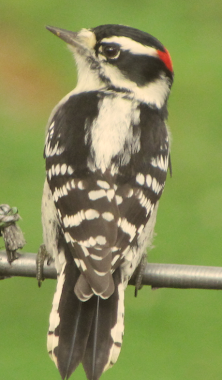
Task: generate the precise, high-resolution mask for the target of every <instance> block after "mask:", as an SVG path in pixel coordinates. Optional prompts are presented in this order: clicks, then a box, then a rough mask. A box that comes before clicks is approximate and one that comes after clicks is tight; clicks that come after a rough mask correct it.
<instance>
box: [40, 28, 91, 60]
mask: <svg viewBox="0 0 222 380" xmlns="http://www.w3.org/2000/svg"><path fill="white" fill-rule="evenodd" d="M46 29H48V30H49V31H50V32H52V33H53V34H55V35H56V36H57V37H59V38H61V39H62V40H63V41H65V42H66V43H67V44H69V45H71V46H73V47H74V48H75V50H76V51H78V53H80V54H84V53H85V54H86V53H87V52H88V48H87V46H85V45H84V44H83V41H82V40H81V39H80V38H79V35H78V33H76V32H71V31H69V30H65V29H61V28H57V27H54V26H46Z"/></svg>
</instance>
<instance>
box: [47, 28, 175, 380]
mask: <svg viewBox="0 0 222 380" xmlns="http://www.w3.org/2000/svg"><path fill="white" fill-rule="evenodd" d="M48 29H49V30H50V31H51V32H53V33H54V34H56V35H57V36H58V37H60V38H62V39H63V40H64V41H66V42H67V43H68V44H69V46H70V48H71V50H72V51H73V53H74V57H75V60H76V63H77V69H78V83H77V87H76V88H75V89H74V90H73V91H71V92H70V93H69V94H68V95H67V96H66V97H65V98H64V99H63V100H62V101H61V102H60V103H59V104H58V105H57V106H56V108H55V109H54V110H53V112H52V115H51V117H50V120H49V123H48V129H47V136H46V143H45V151H44V156H45V159H46V173H47V178H46V181H45V185H44V193H43V201H42V222H43V235H44V242H45V245H46V249H47V251H48V252H49V254H50V255H51V256H52V257H53V258H54V260H55V264H56V268H57V273H58V284H57V290H56V293H55V296H54V300H53V307H52V312H51V315H50V326H49V332H48V351H49V353H50V355H51V357H52V359H53V360H54V362H55V364H56V366H57V367H58V369H59V371H60V374H61V377H62V379H68V378H69V376H70V375H71V374H72V372H73V371H74V370H75V368H76V367H77V366H78V365H79V363H81V362H82V364H83V367H84V369H85V372H86V376H87V378H88V379H89V380H97V379H99V377H100V376H101V374H102V373H103V372H104V371H105V370H106V369H108V368H109V367H110V366H112V365H113V364H114V363H115V362H116V360H117V358H118V355H119V353H120V349H121V345H122V336H123V332H124V289H125V287H126V286H127V283H128V280H129V279H130V277H131V276H132V274H133V272H134V271H135V269H136V268H137V267H138V265H139V264H140V261H141V258H142V256H143V254H144V252H145V250H146V247H149V246H151V243H152V237H153V230H154V225H155V221H156V212H157V207H158V201H159V198H160V196H161V194H162V192H163V189H164V184H165V180H166V175H167V170H168V167H169V166H170V158H169V134H168V130H167V127H166V123H165V120H166V118H167V99H168V96H169V92H170V88H171V85H172V82H173V69H172V63H171V59H170V56H169V53H168V51H167V50H166V49H165V48H164V47H163V45H162V44H161V43H160V42H159V41H158V40H157V39H155V38H154V37H152V36H151V35H149V34H147V33H144V32H141V31H139V30H137V29H134V28H130V27H126V26H122V25H103V26H99V27H96V28H93V29H82V30H81V31H80V32H78V33H74V32H69V31H66V30H63V29H59V28H54V27H48Z"/></svg>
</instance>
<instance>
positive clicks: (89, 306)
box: [48, 262, 95, 379]
mask: <svg viewBox="0 0 222 380" xmlns="http://www.w3.org/2000/svg"><path fill="white" fill-rule="evenodd" d="M78 275H79V272H78V269H77V268H76V266H75V264H74V262H73V265H72V264H71V263H70V262H69V263H68V264H64V267H63V270H62V272H61V274H60V276H59V279H58V285H57V290H56V293H55V296H54V301H53V308H52V312H51V315H50V327H49V333H48V350H49V353H50V355H51V357H52V359H53V360H54V362H55V364H56V366H57V367H58V369H59V372H60V374H61V377H62V379H68V378H69V377H70V375H71V374H72V372H73V371H74V370H75V369H76V367H77V366H78V365H79V363H80V362H81V361H82V359H83V356H84V352H85V348H86V344H87V340H88V336H89V333H90V329H91V324H92V320H93V315H94V310H95V302H94V301H93V302H92V301H91V300H89V301H87V302H81V301H80V300H79V299H78V298H77V296H76V295H75V293H74V287H75V283H76V279H77V278H78ZM57 300H59V301H57ZM53 321H56V322H53Z"/></svg>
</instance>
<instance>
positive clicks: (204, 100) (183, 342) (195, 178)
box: [0, 0, 222, 380]
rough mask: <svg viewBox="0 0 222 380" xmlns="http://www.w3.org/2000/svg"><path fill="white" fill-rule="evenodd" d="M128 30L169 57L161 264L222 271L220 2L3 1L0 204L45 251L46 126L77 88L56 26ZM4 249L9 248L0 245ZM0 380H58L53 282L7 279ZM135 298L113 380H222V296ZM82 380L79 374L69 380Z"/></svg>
mask: <svg viewBox="0 0 222 380" xmlns="http://www.w3.org/2000/svg"><path fill="white" fill-rule="evenodd" d="M106 23H121V24H126V25H130V26H133V27H136V28H139V29H142V30H144V31H147V32H149V33H151V34H153V35H154V36H156V37H157V38H158V39H160V40H161V42H163V44H164V45H165V46H166V47H167V49H168V50H169V51H170V53H171V56H172V60H173V63H174V69H175V83H174V86H173V89H172V94H171V97H170V101H169V112H170V115H169V125H170V128H171V131H172V136H173V143H172V163H173V177H172V179H171V178H168V181H167V185H166V190H165V192H164V195H163V197H162V200H161V202H160V208H159V215H158V221H157V226H156V232H157V237H156V239H155V249H153V250H152V251H151V252H150V253H149V260H150V261H151V262H166V263H181V264H183V263H186V264H199V265H218V266H222V255H221V248H222V243H221V225H222V212H221V211H222V177H221V163H222V131H221V119H222V110H221V97H222V90H221V87H222V86H221V84H222V63H221V62H222V49H221V47H222V46H221V45H222V44H221V41H222V2H221V1H219V0H211V1H207V0H202V1H198V0H192V1H191V0H186V1H180V2H176V1H175V0H165V1H162V0H139V1H137V2H135V0H112V1H108V0H91V1H87V0H81V1H76V0H65V1H61V0H60V1H58V0H53V1H52V0H44V1H43V0H38V1H34V0H29V1H27V0H26V1H24V0H19V1H18V0H17V1H16V0H1V4H0V136H1V148H0V160H1V161H0V162H1V165H0V181H1V187H0V195H1V197H0V203H8V204H9V205H11V206H17V207H18V208H19V212H20V215H21V216H22V218H23V219H22V221H21V222H20V226H21V228H22V230H23V231H24V233H25V238H26V240H27V245H26V247H25V249H24V251H26V252H37V250H38V247H39V245H40V244H41V243H42V229H41V217H40V203H41V193H42V187H43V181H44V162H43V158H42V151H43V145H44V133H45V125H46V122H47V119H48V117H49V114H50V112H51V109H52V108H53V107H54V105H55V104H56V103H57V102H58V101H59V100H60V99H61V98H62V97H63V96H64V95H65V94H66V93H67V92H69V91H70V90H71V89H72V88H73V87H74V86H75V83H76V71H75V66H74V63H73V60H72V57H71V54H70V53H69V52H68V50H67V48H66V45H65V44H64V43H63V42H62V41H61V40H59V39H58V38H56V37H55V36H53V35H52V34H50V33H48V32H47V31H46V30H45V28H44V26H45V25H47V24H49V25H53V26H58V27H62V28H66V29H70V30H73V31H75V30H79V29H80V28H83V27H93V26H97V25H100V24H106ZM0 244H1V248H3V241H2V239H1V240H0ZM0 285H1V292H0V294H1V296H0V299H1V308H0V331H1V333H0V380H15V379H18V380H19V379H23V380H24V379H25V380H26V379H32V380H39V379H42V380H45V379H47V380H56V379H58V380H59V379H60V376H59V374H58V372H57V370H56V368H55V366H54V364H53V363H52V362H51V360H50V359H49V357H48V354H47V351H46V332H47V328H48V317H49V312H50V309H51V302H52V297H53V293H54V289H55V285H56V284H55V281H52V280H48V281H45V282H44V284H43V286H42V288H41V289H38V287H37V284H36V281H35V280H34V279H25V278H13V279H10V280H5V281H1V283H0ZM133 293H134V290H133V288H132V287H129V288H128V289H127V292H126V318H125V325H126V328H125V337H124V343H123V349H122V352H121V355H120V358H119V360H118V362H117V364H116V365H115V366H114V367H113V369H111V370H109V371H107V372H106V373H105V374H104V375H103V378H104V380H105V379H107V380H109V379H110V380H111V379H121V380H122V379H128V380H130V379H152V380H178V379H180V380H183V379H184V380H187V379H192V380H200V379H201V380H203V379H204V380H210V379H214V380H217V379H218V380H219V379H221V377H222V329H221V327H222V293H221V292H219V291H218V292H217V291H207V290H202V291H198V290H173V289H172V290H169V289H159V290H155V291H152V290H151V289H150V288H148V287H144V288H143V289H142V290H141V292H140V293H139V297H138V298H137V299H135V298H134V296H133ZM75 378H76V379H79V380H81V379H84V378H85V377H84V373H83V370H82V368H79V369H78V370H77V371H76V373H75V374H74V375H72V377H71V379H75Z"/></svg>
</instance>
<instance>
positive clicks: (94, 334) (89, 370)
mask: <svg viewBox="0 0 222 380" xmlns="http://www.w3.org/2000/svg"><path fill="white" fill-rule="evenodd" d="M113 277H114V282H115V291H114V293H113V294H112V296H111V297H110V298H108V299H106V300H104V299H101V298H100V297H97V301H96V305H97V306H96V311H95V314H94V319H93V323H92V327H91V331H90V335H89V338H88V342H87V347H86V351H85V355H84V358H83V361H82V364H83V367H84V370H85V372H86V375H87V378H88V379H89V380H98V379H99V378H100V376H101V374H102V373H103V372H104V371H106V370H107V369H108V368H109V367H111V366H112V365H113V364H114V363H115V362H116V360H117V358H118V356H119V353H120V350H121V345H122V336H123V332H124V323H123V318H124V303H123V302H124V290H123V287H122V284H121V279H120V273H119V270H117V271H116V272H115V273H114V276H113ZM93 298H94V297H93Z"/></svg>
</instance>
